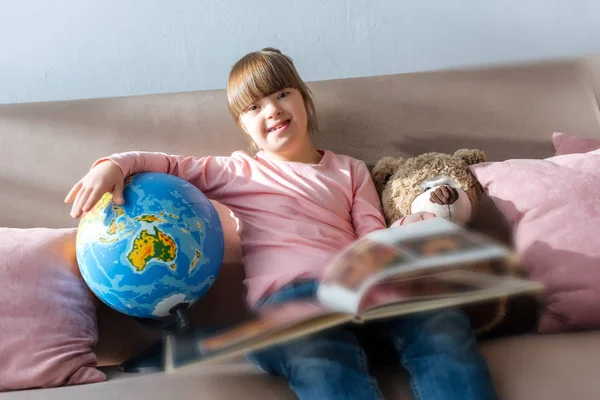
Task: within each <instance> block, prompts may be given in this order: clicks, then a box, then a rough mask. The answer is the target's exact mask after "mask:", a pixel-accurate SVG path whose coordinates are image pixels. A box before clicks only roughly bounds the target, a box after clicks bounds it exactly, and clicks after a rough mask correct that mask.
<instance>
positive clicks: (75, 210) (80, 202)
mask: <svg viewBox="0 0 600 400" xmlns="http://www.w3.org/2000/svg"><path fill="white" fill-rule="evenodd" d="M90 193H91V189H89V188H84V189H83V190H80V191H79V193H77V197H76V198H75V201H74V202H73V207H72V208H71V217H73V218H79V217H80V216H81V210H82V208H83V206H84V204H85V203H86V202H87V200H88V198H89V196H90Z"/></svg>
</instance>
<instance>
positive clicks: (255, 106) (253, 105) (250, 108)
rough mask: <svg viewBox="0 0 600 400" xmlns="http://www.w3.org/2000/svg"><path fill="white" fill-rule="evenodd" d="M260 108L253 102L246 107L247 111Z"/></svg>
mask: <svg viewBox="0 0 600 400" xmlns="http://www.w3.org/2000/svg"><path fill="white" fill-rule="evenodd" d="M256 110H258V106H257V105H256V104H252V105H251V106H250V107H248V108H247V109H246V111H256Z"/></svg>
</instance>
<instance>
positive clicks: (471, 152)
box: [454, 149, 487, 165]
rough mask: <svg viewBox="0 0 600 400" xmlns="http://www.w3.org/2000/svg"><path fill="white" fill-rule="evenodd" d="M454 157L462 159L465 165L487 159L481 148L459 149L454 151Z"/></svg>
mask: <svg viewBox="0 0 600 400" xmlns="http://www.w3.org/2000/svg"><path fill="white" fill-rule="evenodd" d="M454 156H455V157H458V158H460V159H462V160H463V161H464V162H465V163H466V164H467V165H473V164H479V163H482V162H485V160H486V159H487V157H486V155H485V153H484V152H483V150H477V149H460V150H457V151H456V152H455V153H454Z"/></svg>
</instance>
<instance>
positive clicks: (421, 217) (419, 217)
mask: <svg viewBox="0 0 600 400" xmlns="http://www.w3.org/2000/svg"><path fill="white" fill-rule="evenodd" d="M435 217H436V215H435V214H434V213H430V212H425V211H421V212H416V213H414V214H410V215H407V216H406V217H404V218H402V219H399V220H398V221H396V222H394V223H393V224H392V225H391V226H392V227H394V226H400V225H406V224H412V223H414V222H421V221H425V220H426V219H430V218H435Z"/></svg>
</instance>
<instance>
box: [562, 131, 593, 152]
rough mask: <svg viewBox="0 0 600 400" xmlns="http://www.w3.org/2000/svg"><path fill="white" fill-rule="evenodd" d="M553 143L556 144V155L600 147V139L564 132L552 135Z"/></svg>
mask: <svg viewBox="0 0 600 400" xmlns="http://www.w3.org/2000/svg"><path fill="white" fill-rule="evenodd" d="M552 144H554V150H555V151H556V153H555V155H557V156H560V155H563V154H575V153H587V152H589V151H593V150H596V149H600V140H598V139H592V138H582V137H578V136H573V135H569V134H566V133H562V132H554V134H553V135H552Z"/></svg>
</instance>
